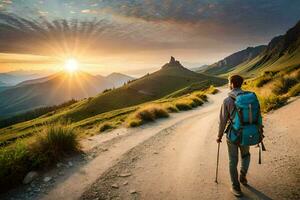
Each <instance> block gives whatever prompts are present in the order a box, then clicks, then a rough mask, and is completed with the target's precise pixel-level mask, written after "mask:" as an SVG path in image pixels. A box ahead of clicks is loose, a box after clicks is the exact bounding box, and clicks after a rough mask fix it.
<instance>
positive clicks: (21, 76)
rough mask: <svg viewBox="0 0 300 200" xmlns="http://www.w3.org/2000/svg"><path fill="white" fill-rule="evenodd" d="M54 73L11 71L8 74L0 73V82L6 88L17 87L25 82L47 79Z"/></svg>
mask: <svg viewBox="0 0 300 200" xmlns="http://www.w3.org/2000/svg"><path fill="white" fill-rule="evenodd" d="M52 73H53V72H50V71H43V70H32V71H31V70H30V71H25V70H18V71H11V72H7V73H0V82H2V83H4V84H5V85H6V86H15V85H17V84H19V83H21V82H23V81H26V80H30V79H37V78H41V77H45V76H48V75H50V74H52Z"/></svg>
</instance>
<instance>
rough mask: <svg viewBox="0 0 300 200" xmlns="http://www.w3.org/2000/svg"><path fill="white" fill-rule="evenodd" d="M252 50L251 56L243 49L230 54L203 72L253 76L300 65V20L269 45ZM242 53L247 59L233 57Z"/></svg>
mask: <svg viewBox="0 0 300 200" xmlns="http://www.w3.org/2000/svg"><path fill="white" fill-rule="evenodd" d="M247 49H249V48H247ZM247 49H246V50H247ZM255 49H256V50H255ZM252 50H253V51H252V53H253V54H251V56H247V53H245V52H244V51H245V50H243V51H240V52H237V53H234V54H232V55H230V56H228V57H227V58H225V59H223V60H222V61H219V62H217V63H215V64H213V65H211V66H210V67H209V68H208V69H207V70H205V71H201V72H204V73H207V74H214V75H224V76H225V75H228V74H241V75H244V76H246V77H253V76H256V75H257V74H260V73H262V72H264V71H278V70H282V69H286V68H288V67H292V66H296V65H300V21H299V22H298V23H297V24H296V25H295V26H294V27H292V28H291V29H289V30H288V31H287V32H286V33H285V34H284V35H280V36H277V37H274V38H273V39H272V40H271V41H270V42H269V44H268V45H267V46H258V47H255V48H254V49H253V48H252ZM248 52H250V51H248ZM259 52H260V53H259ZM240 54H243V55H245V56H244V58H245V59H233V58H236V56H237V55H240ZM255 55H256V56H255ZM241 57H243V56H241ZM241 57H240V58H241ZM228 58H232V59H233V60H236V61H237V62H230V60H229V59H228ZM228 63H231V64H228Z"/></svg>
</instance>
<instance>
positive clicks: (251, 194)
mask: <svg viewBox="0 0 300 200" xmlns="http://www.w3.org/2000/svg"><path fill="white" fill-rule="evenodd" d="M244 188H245V189H244V196H243V197H241V198H239V199H241V200H246V199H262V200H272V198H270V197H268V196H267V195H265V194H264V193H262V192H260V191H258V190H257V189H255V188H254V187H252V186H250V185H247V186H245V187H244Z"/></svg>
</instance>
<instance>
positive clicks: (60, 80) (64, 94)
mask: <svg viewBox="0 0 300 200" xmlns="http://www.w3.org/2000/svg"><path fill="white" fill-rule="evenodd" d="M110 77H114V79H113V80H112V79H111V78H110ZM118 78H119V79H118ZM132 79H133V78H132V77H129V76H126V75H122V74H112V75H111V76H108V78H106V77H99V76H93V75H90V74H88V73H85V72H76V73H73V74H69V73H65V72H59V73H56V74H52V75H50V76H46V77H42V78H38V79H33V80H26V81H23V82H21V83H19V84H17V85H16V86H13V87H9V88H7V89H5V90H4V91H2V92H1V90H0V116H2V117H3V116H9V115H13V114H17V113H20V112H24V111H27V110H31V109H34V108H37V107H43V106H51V105H57V104H61V103H63V102H65V101H68V100H71V99H77V100H79V99H83V98H87V97H91V96H95V95H97V94H98V93H100V92H102V91H103V90H105V89H109V88H113V87H117V86H118V85H122V84H124V83H125V82H127V81H128V80H132Z"/></svg>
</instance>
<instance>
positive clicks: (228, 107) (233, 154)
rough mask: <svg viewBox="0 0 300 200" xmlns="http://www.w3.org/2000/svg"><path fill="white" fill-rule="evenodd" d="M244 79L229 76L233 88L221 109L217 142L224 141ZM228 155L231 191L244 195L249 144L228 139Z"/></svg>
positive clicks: (237, 194) (248, 162)
mask: <svg viewBox="0 0 300 200" xmlns="http://www.w3.org/2000/svg"><path fill="white" fill-rule="evenodd" d="M243 81H244V79H243V78H242V77H241V76H239V75H234V76H231V77H230V78H229V87H230V89H231V91H230V93H229V96H228V97H227V98H225V99H224V101H223V104H222V107H221V111H220V121H219V133H218V137H217V143H220V142H222V137H223V134H224V131H225V129H226V127H227V123H228V122H229V120H230V119H232V116H231V115H232V113H233V110H234V109H235V100H234V99H235V97H236V96H237V95H238V94H240V93H243V92H244V91H243V90H242V89H241V86H242V84H243ZM227 146H228V155H229V172H230V178H231V183H232V188H231V191H232V193H233V194H234V195H235V196H238V197H240V196H242V195H243V193H242V191H241V187H240V183H242V184H243V185H247V179H246V174H247V171H248V168H249V164H250V153H249V146H241V145H238V144H234V143H232V142H231V141H230V140H228V139H227ZM238 150H240V152H241V159H242V163H241V169H240V177H238V171H237V165H238Z"/></svg>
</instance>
